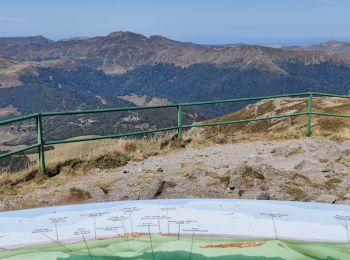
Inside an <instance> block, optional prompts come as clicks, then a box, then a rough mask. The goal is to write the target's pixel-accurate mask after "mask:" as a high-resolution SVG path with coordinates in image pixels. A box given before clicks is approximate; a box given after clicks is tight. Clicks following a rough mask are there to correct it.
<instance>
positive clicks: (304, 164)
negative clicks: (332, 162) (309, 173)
mask: <svg viewBox="0 0 350 260" xmlns="http://www.w3.org/2000/svg"><path fill="white" fill-rule="evenodd" d="M313 167H315V164H314V163H312V162H310V161H308V160H302V161H301V162H300V163H298V164H297V165H295V166H294V169H296V170H299V171H304V170H309V169H311V168H313Z"/></svg>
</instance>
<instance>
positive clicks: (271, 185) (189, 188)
mask: <svg viewBox="0 0 350 260" xmlns="http://www.w3.org/2000/svg"><path fill="white" fill-rule="evenodd" d="M60 175H61V174H60ZM60 175H57V176H55V177H52V178H50V180H49V181H45V182H44V183H43V184H42V185H40V184H37V187H36V188H35V190H34V191H32V192H30V193H24V192H21V190H19V192H18V194H16V195H12V196H9V197H8V198H7V199H6V200H3V201H0V206H1V208H2V210H9V209H17V208H26V207H37V206H49V205H58V204H65V203H81V202H83V203H86V202H97V201H113V200H129V199H130V200H131V199H132V200H137V199H154V198H157V199H165V198H254V199H275V200H300V201H318V202H326V203H342V204H350V179H349V175H350V141H345V142H343V143H336V142H333V141H330V140H327V139H316V138H303V139H297V140H287V141H279V142H270V141H256V142H245V143H232V144H222V145H213V146H209V147H205V148H184V149H180V150H177V151H174V152H171V153H168V154H164V155H159V156H153V157H150V158H148V159H146V160H144V161H140V162H130V163H129V164H127V165H126V166H124V167H120V168H117V169H112V170H100V169H93V170H89V171H87V172H82V173H77V174H70V175H64V176H60ZM73 187H74V188H78V189H81V190H83V191H88V192H89V193H90V196H91V198H89V197H86V198H85V199H82V200H79V199H78V200H74V199H73V200H67V194H68V193H69V190H70V189H71V188H73ZM24 188H25V186H24ZM24 188H23V189H24Z"/></svg>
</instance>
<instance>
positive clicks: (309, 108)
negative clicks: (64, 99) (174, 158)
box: [0, 92, 350, 172]
mask: <svg viewBox="0 0 350 260" xmlns="http://www.w3.org/2000/svg"><path fill="white" fill-rule="evenodd" d="M315 96H318V97H338V98H347V99H350V96H344V95H334V94H325V93H315V92H307V93H296V94H284V95H274V96H262V97H250V98H238V99H226V100H215V101H204V102H192V103H181V104H170V105H160V106H143V107H122V108H106V109H91V110H81V111H65V112H47V113H37V114H32V115H27V116H20V117H16V118H11V119H7V120H3V121H0V126H3V125H8V124H11V123H16V122H21V121H24V120H28V119H35V120H36V132H37V143H36V144H33V145H29V146H26V147H24V148H20V149H16V150H14V151H10V152H7V153H4V154H0V159H1V158H5V157H9V156H12V155H15V154H18V153H22V152H25V151H28V150H32V149H35V148H37V149H38V156H39V167H40V170H41V171H42V172H45V149H44V148H45V145H54V144H63V143H73V142H84V141H93V140H102V139H112V138H120V137H128V136H137V135H146V134H152V133H157V132H164V131H170V130H177V132H178V138H179V139H180V140H181V139H182V134H183V130H184V129H188V128H192V127H207V126H219V125H229V124H237V123H247V122H253V121H260V120H271V119H276V118H287V117H293V116H302V115H305V116H306V118H307V120H306V135H307V136H311V133H312V131H311V117H312V115H317V116H331V117H347V118H350V115H349V114H334V113H321V112H313V110H312V102H313V97H315ZM283 97H307V98H308V99H307V100H308V102H307V112H298V113H290V114H281V115H274V116H266V117H254V118H246V119H241V120H234V121H223V122H206V123H197V124H190V125H185V124H183V108H184V107H191V106H202V105H213V104H224V103H234V102H241V101H258V100H264V99H276V98H283ZM171 107H172V108H177V126H171V127H166V128H157V129H150V130H145V131H137V132H130V133H125V134H114V135H105V136H96V137H86V138H75V139H65V140H55V141H45V140H44V136H43V122H42V118H44V117H51V116H65V115H78V114H96V113H105V112H116V111H130V110H146V109H164V108H171Z"/></svg>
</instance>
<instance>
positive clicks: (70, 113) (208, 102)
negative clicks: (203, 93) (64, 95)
mask: <svg viewBox="0 0 350 260" xmlns="http://www.w3.org/2000/svg"><path fill="white" fill-rule="evenodd" d="M309 94H310V93H306V92H305V93H296V94H282V95H274V96H265V97H251V98H238V99H226V100H213V101H202V102H191V103H179V104H169V105H159V106H139V107H111V108H105V109H88V110H73V111H61V112H44V113H41V116H63V115H77V114H93V113H104V112H117V111H128V110H143V109H157V108H171V107H178V106H179V105H182V106H196V105H209V104H220V103H230V102H239V101H252V100H261V99H271V98H281V97H296V96H307V95H309Z"/></svg>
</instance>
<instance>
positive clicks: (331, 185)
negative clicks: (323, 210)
mask: <svg viewBox="0 0 350 260" xmlns="http://www.w3.org/2000/svg"><path fill="white" fill-rule="evenodd" d="M341 182H342V181H341V180H340V179H338V178H331V179H329V180H327V181H326V182H325V183H324V187H325V188H326V189H327V190H334V189H335V188H336V187H337V184H339V183H341Z"/></svg>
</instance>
